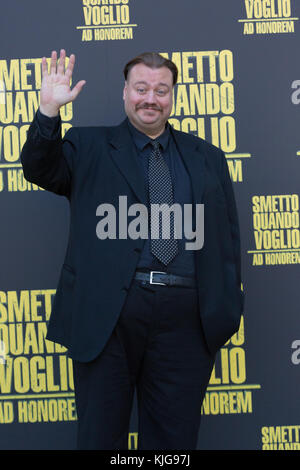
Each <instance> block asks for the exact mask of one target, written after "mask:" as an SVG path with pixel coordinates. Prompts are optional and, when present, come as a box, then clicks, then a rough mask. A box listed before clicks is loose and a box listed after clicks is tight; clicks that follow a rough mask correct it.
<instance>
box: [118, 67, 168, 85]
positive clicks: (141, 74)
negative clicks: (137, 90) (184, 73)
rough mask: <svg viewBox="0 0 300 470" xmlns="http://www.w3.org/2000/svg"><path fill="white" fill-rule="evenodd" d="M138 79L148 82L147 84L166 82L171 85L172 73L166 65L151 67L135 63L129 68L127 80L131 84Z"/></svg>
mask: <svg viewBox="0 0 300 470" xmlns="http://www.w3.org/2000/svg"><path fill="white" fill-rule="evenodd" d="M139 81H142V82H145V83H148V84H149V85H158V84H166V85H168V86H169V87H172V85H173V75H172V72H171V70H170V69H168V67H160V68H155V69H152V68H150V67H147V66H146V65H145V64H137V65H134V66H133V67H132V69H131V70H130V72H129V74H128V77H127V82H130V83H131V84H133V85H134V84H135V83H138V82H139Z"/></svg>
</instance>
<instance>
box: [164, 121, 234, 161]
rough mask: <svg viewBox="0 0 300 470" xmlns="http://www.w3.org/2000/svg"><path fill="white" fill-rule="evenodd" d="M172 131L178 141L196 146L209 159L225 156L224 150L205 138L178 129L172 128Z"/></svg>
mask: <svg viewBox="0 0 300 470" xmlns="http://www.w3.org/2000/svg"><path fill="white" fill-rule="evenodd" d="M172 133H173V135H174V137H175V139H176V140H178V141H180V142H181V143H182V144H183V145H187V146H191V147H194V148H197V149H198V151H200V152H201V153H202V154H204V155H205V156H206V157H207V158H209V159H213V160H214V159H215V160H217V161H220V160H222V159H223V158H225V155H224V152H223V151H222V150H221V149H220V148H218V147H216V146H215V145H213V144H211V143H210V142H208V141H207V140H204V139H202V138H201V137H198V136H196V135H193V134H189V133H187V132H182V131H178V130H176V129H173V128H172Z"/></svg>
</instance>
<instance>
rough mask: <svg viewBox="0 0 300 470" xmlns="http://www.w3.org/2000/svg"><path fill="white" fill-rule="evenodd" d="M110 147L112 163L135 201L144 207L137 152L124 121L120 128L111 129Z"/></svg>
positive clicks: (142, 176) (145, 201) (143, 188)
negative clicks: (131, 191)
mask: <svg viewBox="0 0 300 470" xmlns="http://www.w3.org/2000/svg"><path fill="white" fill-rule="evenodd" d="M110 146H111V147H110V151H111V157H112V159H113V161H114V162H115V164H116V165H117V166H118V168H119V170H120V171H121V173H122V174H123V176H124V178H125V179H126V181H127V183H128V184H129V186H130V187H131V189H132V190H133V192H134V194H135V195H136V197H137V199H138V200H139V201H140V202H141V203H143V204H145V205H146V204H147V197H146V192H145V185H144V175H143V172H142V169H141V168H140V166H139V164H138V154H137V150H136V147H135V145H134V142H133V139H132V137H131V135H130V131H129V129H128V124H127V122H126V119H125V121H123V122H122V123H121V124H120V126H117V127H115V128H113V129H112V131H111V137H110Z"/></svg>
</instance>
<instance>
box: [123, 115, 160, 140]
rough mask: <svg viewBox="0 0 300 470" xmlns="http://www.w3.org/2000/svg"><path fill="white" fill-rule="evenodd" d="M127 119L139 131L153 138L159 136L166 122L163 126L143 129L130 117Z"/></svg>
mask: <svg viewBox="0 0 300 470" xmlns="http://www.w3.org/2000/svg"><path fill="white" fill-rule="evenodd" d="M129 121H130V122H131V124H132V125H133V126H134V127H135V128H136V129H137V130H138V131H140V132H142V133H143V134H145V135H146V136H148V137H150V139H152V140H154V139H156V138H157V137H159V136H160V135H161V134H162V133H163V132H164V131H165V129H166V123H165V124H164V125H163V127H160V128H157V129H145V128H143V127H140V126H138V125H137V124H136V123H134V122H132V121H131V120H130V119H129Z"/></svg>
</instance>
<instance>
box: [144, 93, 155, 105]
mask: <svg viewBox="0 0 300 470" xmlns="http://www.w3.org/2000/svg"><path fill="white" fill-rule="evenodd" d="M155 98H156V95H155V93H154V90H148V93H147V95H146V101H147V103H156V99H155Z"/></svg>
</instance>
